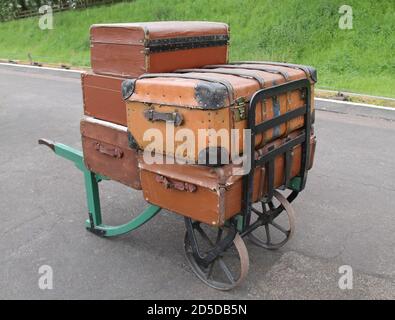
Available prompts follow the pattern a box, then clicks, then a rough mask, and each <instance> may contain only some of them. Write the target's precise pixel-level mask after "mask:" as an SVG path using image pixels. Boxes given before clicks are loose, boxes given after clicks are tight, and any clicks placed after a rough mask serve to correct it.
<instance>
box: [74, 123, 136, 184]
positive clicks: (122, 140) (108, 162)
mask: <svg viewBox="0 0 395 320" xmlns="http://www.w3.org/2000/svg"><path fill="white" fill-rule="evenodd" d="M81 139H82V150H83V154H84V161H85V165H86V167H87V168H88V169H89V170H91V171H92V172H95V173H98V174H101V175H103V176H105V177H107V178H110V179H112V180H115V181H118V182H121V183H123V184H125V185H127V186H129V187H132V188H134V189H138V190H140V189H141V183H140V173H139V168H138V160H137V152H136V151H135V150H133V149H130V148H129V146H128V135H127V128H126V127H124V126H120V125H117V124H113V123H110V122H106V121H102V120H98V119H94V118H90V117H86V118H84V119H82V120H81Z"/></svg>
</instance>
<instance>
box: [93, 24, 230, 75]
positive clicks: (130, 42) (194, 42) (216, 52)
mask: <svg viewBox="0 0 395 320" xmlns="http://www.w3.org/2000/svg"><path fill="white" fill-rule="evenodd" d="M90 34H91V36H90V40H91V66H92V70H93V72H95V73H98V74H104V75H114V76H121V77H138V76H139V75H141V74H143V73H146V72H172V71H174V70H176V69H180V68H199V67H202V66H204V65H206V64H216V63H227V59H228V41H229V28H228V26H227V25H226V24H225V23H218V22H206V21H161V22H144V23H122V24H96V25H93V26H92V27H91V31H90Z"/></svg>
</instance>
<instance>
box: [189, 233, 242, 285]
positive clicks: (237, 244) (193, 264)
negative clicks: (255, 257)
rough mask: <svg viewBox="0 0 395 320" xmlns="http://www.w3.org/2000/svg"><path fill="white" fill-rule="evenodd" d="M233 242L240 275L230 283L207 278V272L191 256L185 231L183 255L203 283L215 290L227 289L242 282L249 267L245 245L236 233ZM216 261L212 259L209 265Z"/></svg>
mask: <svg viewBox="0 0 395 320" xmlns="http://www.w3.org/2000/svg"><path fill="white" fill-rule="evenodd" d="M233 244H234V246H235V248H236V250H237V253H238V256H239V260H240V275H239V277H238V279H235V281H234V282H232V283H224V282H219V281H216V280H212V279H208V278H207V273H206V272H205V271H204V270H203V269H202V267H201V266H200V265H199V264H198V263H197V262H196V260H195V258H194V256H193V253H192V250H191V248H190V243H189V238H188V234H187V233H186V234H185V239H184V251H185V256H186V258H187V260H188V262H189V265H190V266H191V268H192V271H193V272H194V274H195V275H196V276H197V277H198V278H199V279H200V280H201V281H202V282H203V283H205V284H206V285H208V286H209V287H211V288H214V289H217V290H221V291H228V290H231V289H233V288H235V287H237V286H238V285H239V284H240V283H241V282H243V280H244V278H245V277H246V276H247V273H248V269H249V257H248V251H247V247H246V245H245V243H244V241H243V239H242V238H241V237H240V235H239V234H238V233H237V234H236V236H235V238H234V240H233ZM217 261H218V259H216V260H214V262H213V263H212V264H211V265H213V264H214V263H217Z"/></svg>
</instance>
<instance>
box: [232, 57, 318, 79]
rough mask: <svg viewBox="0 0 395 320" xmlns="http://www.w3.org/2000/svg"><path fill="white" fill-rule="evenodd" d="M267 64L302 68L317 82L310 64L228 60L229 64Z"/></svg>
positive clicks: (315, 74)
mask: <svg viewBox="0 0 395 320" xmlns="http://www.w3.org/2000/svg"><path fill="white" fill-rule="evenodd" d="M241 63H245V64H267V65H271V66H279V67H287V68H292V69H299V70H302V71H303V72H304V73H305V74H306V76H307V77H309V78H311V80H313V81H314V82H317V71H316V70H315V69H314V68H313V67H310V66H304V65H301V64H294V63H285V62H271V61H235V62H229V64H232V65H234V64H241Z"/></svg>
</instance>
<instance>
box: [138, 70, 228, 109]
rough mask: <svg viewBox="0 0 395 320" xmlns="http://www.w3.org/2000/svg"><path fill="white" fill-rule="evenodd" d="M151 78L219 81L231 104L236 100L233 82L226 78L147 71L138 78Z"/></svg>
mask: <svg viewBox="0 0 395 320" xmlns="http://www.w3.org/2000/svg"><path fill="white" fill-rule="evenodd" d="M149 78H183V79H193V80H203V81H208V82H214V83H219V84H222V85H223V86H225V88H226V90H227V91H228V94H229V104H230V105H233V104H234V102H235V94H234V91H233V86H232V84H231V83H230V82H229V81H228V80H225V79H216V78H211V77H205V76H197V75H192V74H182V73H176V72H175V73H146V74H143V75H141V76H140V77H139V78H138V79H149Z"/></svg>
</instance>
